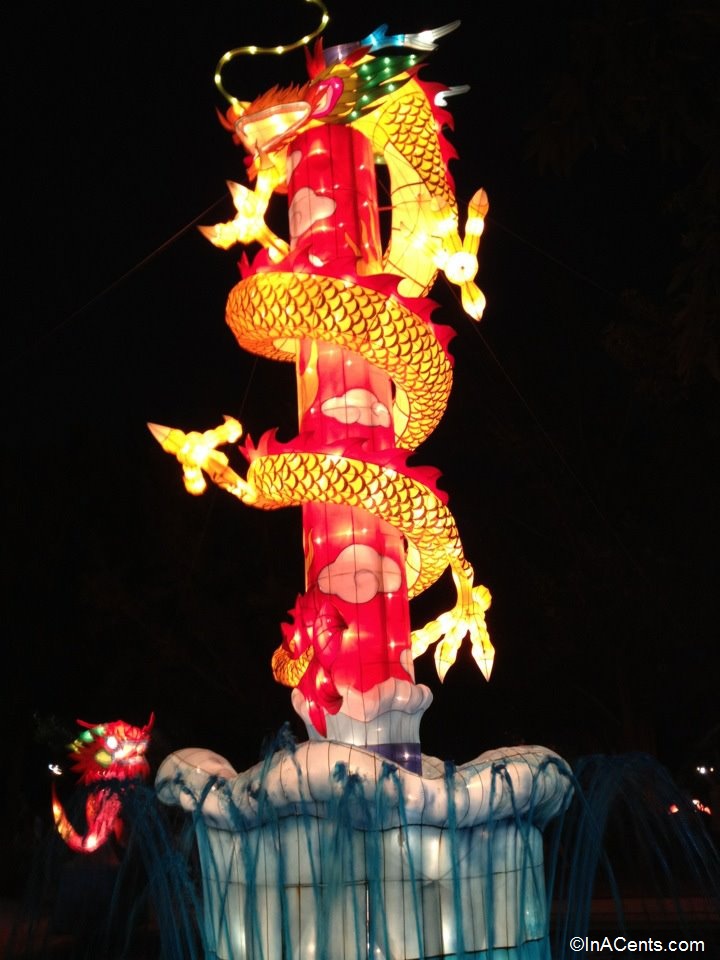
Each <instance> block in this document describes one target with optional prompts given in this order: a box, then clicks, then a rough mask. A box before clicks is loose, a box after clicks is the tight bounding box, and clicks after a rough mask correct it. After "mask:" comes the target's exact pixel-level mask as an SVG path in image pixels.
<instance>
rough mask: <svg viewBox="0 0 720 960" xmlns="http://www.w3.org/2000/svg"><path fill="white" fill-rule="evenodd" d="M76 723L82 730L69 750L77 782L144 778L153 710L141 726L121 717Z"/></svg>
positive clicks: (148, 767) (153, 718) (146, 769)
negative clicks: (111, 719) (127, 721)
mask: <svg viewBox="0 0 720 960" xmlns="http://www.w3.org/2000/svg"><path fill="white" fill-rule="evenodd" d="M77 722H78V724H79V725H80V726H81V727H84V728H85V729H84V730H83V732H82V733H81V734H80V735H79V736H78V737H76V738H75V740H73V742H72V743H71V744H69V746H68V749H69V751H70V753H69V757H70V759H71V760H72V762H73V771H74V772H75V773H77V774H78V775H79V778H80V783H83V784H89V783H96V782H97V781H98V780H145V779H146V778H147V776H148V775H149V773H150V765H149V764H148V762H147V759H146V757H145V753H146V751H147V747H148V742H149V740H150V731H151V730H152V728H153V724H154V723H155V714H154V713H151V714H150V719H149V720H148V722H147V724H146V725H145V726H144V727H135V726H133V725H132V724H130V723H126V722H125V721H124V720H114V721H112V722H110V723H97V724H94V723H86V722H85V721H84V720H78V721H77Z"/></svg>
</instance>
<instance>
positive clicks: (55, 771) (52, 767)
mask: <svg viewBox="0 0 720 960" xmlns="http://www.w3.org/2000/svg"><path fill="white" fill-rule="evenodd" d="M48 770H49V771H50V773H51V774H52V775H53V776H54V777H61V776H62V768H61V767H60V766H59V765H58V764H57V763H49V764H48Z"/></svg>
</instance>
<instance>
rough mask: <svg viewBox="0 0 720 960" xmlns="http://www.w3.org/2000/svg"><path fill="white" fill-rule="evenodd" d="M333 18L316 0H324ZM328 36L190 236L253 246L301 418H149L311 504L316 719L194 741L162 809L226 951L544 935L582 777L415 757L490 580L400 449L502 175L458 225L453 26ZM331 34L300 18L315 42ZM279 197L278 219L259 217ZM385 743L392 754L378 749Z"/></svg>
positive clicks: (553, 765) (381, 953) (439, 400)
mask: <svg viewBox="0 0 720 960" xmlns="http://www.w3.org/2000/svg"><path fill="white" fill-rule="evenodd" d="M310 2H312V3H314V4H315V5H316V6H318V7H320V8H321V9H322V10H323V20H322V23H321V26H320V28H319V30H318V31H316V33H318V32H320V30H321V29H322V27H323V26H324V24H325V22H326V20H327V15H326V14H325V12H324V7H323V5H322V3H321V2H320V0H310ZM456 26H457V24H449V25H448V26H447V27H443V28H440V29H439V30H429V31H423V32H422V33H418V34H401V35H397V36H388V35H387V33H386V28H385V27H381V28H378V29H377V30H375V31H373V33H372V34H370V35H369V36H368V37H366V38H365V39H364V40H361V41H359V42H357V43H351V44H345V45H343V46H340V47H332V48H330V49H328V50H324V51H323V49H322V47H321V45H319V44H318V46H316V48H315V50H314V52H313V54H312V55H311V56H309V57H308V64H309V80H308V81H307V83H305V84H303V85H301V86H299V87H290V88H287V89H279V88H273V89H272V90H270V91H268V92H267V93H265V94H262V95H261V96H260V97H257V98H256V99H255V100H254V101H253V102H251V103H247V102H241V101H239V100H236V99H235V98H233V97H232V96H230V95H229V94H228V93H227V91H225V89H224V87H223V84H222V70H223V67H224V66H225V64H226V63H228V62H229V61H230V60H231V59H232V58H233V57H234V56H235V55H237V54H238V53H258V52H264V53H281V52H284V51H285V50H286V49H289V48H288V47H285V46H279V47H273V48H270V49H266V50H261V49H260V48H257V47H245V48H240V49H238V50H232V51H229V52H228V53H227V54H225V55H224V56H223V57H222V58H221V60H220V63H219V64H218V68H217V72H216V83H217V85H218V88H219V89H220V91H221V92H222V93H223V94H224V95H225V96H226V97H227V99H228V100H229V101H230V109H229V110H228V112H227V114H226V119H225V121H224V122H225V123H226V125H227V126H228V128H229V129H230V130H231V131H232V132H233V135H234V137H235V139H236V141H237V142H238V143H239V144H241V145H242V146H243V147H244V148H245V149H246V151H247V153H248V154H249V166H248V170H249V174H250V178H251V179H252V180H254V183H255V185H254V189H253V190H250V189H248V188H246V187H242V186H239V185H236V184H233V185H231V193H232V196H233V202H234V204H235V209H236V211H237V215H236V216H235V218H234V219H233V220H232V221H230V222H228V223H222V224H216V225H215V226H210V227H205V228H203V230H202V232H203V233H204V234H205V236H207V237H208V238H209V239H210V240H212V242H213V243H215V244H216V245H217V246H219V247H222V248H226V247H229V246H231V245H233V244H234V243H236V242H240V243H248V242H250V241H257V242H258V243H259V244H260V245H261V247H262V249H261V251H260V252H259V253H258V254H257V255H256V256H255V258H254V259H253V261H252V263H250V262H249V261H248V260H247V257H246V256H243V259H242V261H241V274H242V279H241V281H240V282H239V283H238V284H237V286H236V287H235V288H234V289H233V290H232V292H231V293H230V297H229V299H228V305H227V314H226V316H227V322H228V324H229V325H230V327H231V329H232V331H233V333H234V334H235V337H236V339H237V341H238V343H239V344H240V346H241V347H243V348H244V349H246V350H249V351H251V352H252V353H255V354H258V355H260V356H264V357H267V358H269V359H272V360H279V361H286V362H291V363H294V364H295V369H296V375H297V387H298V390H297V393H298V419H299V431H298V435H297V437H296V438H295V439H294V440H292V441H290V442H289V443H280V442H278V441H277V440H276V438H275V435H274V432H272V431H270V432H268V433H266V434H265V435H264V436H263V437H261V438H260V439H259V441H258V442H257V444H254V443H253V442H252V441H251V440H250V439H249V438H246V439H245V443H244V446H243V447H242V448H241V450H242V452H243V454H244V456H245V458H246V459H247V461H248V463H249V467H248V470H247V474H246V476H241V475H240V474H239V473H238V472H237V471H236V470H235V469H234V468H233V467H232V466H231V464H230V461H229V458H228V456H227V455H226V454H225V453H224V452H223V451H222V450H221V449H220V448H221V447H223V445H225V444H229V443H234V442H235V441H236V440H237V439H238V438H239V437H240V436H241V434H242V428H241V426H240V424H239V423H238V422H237V421H236V420H234V419H233V418H231V417H226V418H225V422H224V423H223V424H221V425H220V426H218V427H216V428H214V429H210V430H206V431H205V432H203V433H199V432H197V433H185V432H183V431H182V430H179V429H176V428H171V427H164V426H160V425H158V424H152V425H150V428H151V430H152V433H153V435H154V436H155V438H156V439H157V440H158V442H159V443H161V444H162V446H163V448H164V449H165V450H166V451H167V452H168V453H170V454H172V455H173V456H175V457H177V459H178V461H179V462H180V464H181V466H182V469H183V476H184V481H185V485H186V487H187V489H188V490H189V491H190V492H191V493H202V492H203V490H204V489H205V486H206V478H207V479H209V480H210V481H211V482H212V483H214V484H216V485H218V486H219V487H221V488H222V489H224V490H226V491H227V492H229V493H231V494H232V495H233V496H235V497H237V498H238V499H240V500H241V501H242V502H243V503H245V504H247V505H249V506H254V507H258V508H260V509H266V510H274V509H277V508H279V507H285V506H299V507H301V508H302V512H303V548H304V554H305V580H306V583H305V592H304V593H303V594H302V595H301V596H299V597H298V598H297V600H296V602H295V605H294V607H293V609H292V611H291V618H292V620H291V622H290V623H287V624H284V625H283V629H282V632H283V640H282V643H281V645H280V646H279V647H278V648H277V650H276V651H275V653H274V655H273V658H272V669H273V673H274V675H275V677H276V679H277V680H279V681H280V682H281V683H284V684H287V685H288V686H290V687H292V688H293V694H292V700H293V705H294V707H295V709H296V711H297V712H298V713H299V714H300V716H302V718H303V720H304V721H305V724H306V727H307V729H308V733H309V741H308V742H306V743H303V744H300V745H298V746H287V745H284V746H283V747H281V748H279V749H277V750H276V751H275V752H274V753H272V755H270V756H269V757H268V758H267V759H266V760H265V761H264V762H263V763H261V764H259V765H258V766H256V767H254V768H252V769H251V770H248V771H246V772H245V773H239V774H238V773H236V772H235V770H234V769H233V768H232V766H231V764H230V763H229V762H228V761H227V760H224V759H223V758H222V757H219V756H218V755H217V754H214V753H213V752H212V751H208V750H203V749H189V750H180V751H177V752H176V753H173V754H172V755H171V756H169V757H168V758H167V759H166V760H165V761H164V762H163V764H162V765H161V767H160V769H159V771H158V775H157V779H156V789H157V792H158V795H159V797H160V799H161V800H162V801H163V802H165V803H171V804H175V805H178V806H180V807H182V808H183V809H185V810H186V811H188V812H192V814H193V819H194V822H195V824H196V826H197V838H198V852H199V859H200V863H201V866H202V871H203V897H204V901H203V902H204V923H203V929H204V935H205V938H206V943H207V949H208V952H209V955H212V956H217V957H218V958H223V960H226V958H227V960H259V958H263V960H284V958H286V957H317V958H328V960H330V958H333V960H334V958H340V957H361V956H362V957H370V956H372V957H384V958H386V960H419V958H421V957H431V956H432V957H460V956H475V957H480V956H483V957H488V958H489V957H490V956H498V957H499V956H500V955H502V957H503V958H505V960H545V958H547V957H549V955H550V954H549V940H548V924H547V916H548V914H547V905H546V900H545V888H544V872H543V842H542V828H543V827H544V825H545V823H546V822H547V820H548V819H549V818H550V817H553V816H556V815H557V814H558V813H559V812H560V811H561V810H562V809H563V808H564V806H565V805H566V803H567V799H568V796H569V793H570V790H571V787H570V780H569V776H568V770H567V767H566V766H565V764H564V763H563V761H562V760H561V759H560V758H559V757H557V756H556V755H555V754H552V753H551V752H550V751H547V750H545V749H544V748H542V747H527V748H526V747H523V748H504V749H503V750H496V751H492V752H490V753H487V754H484V755H482V756H480V757H478V758H477V759H476V760H473V761H472V762H470V763H467V764H464V765H463V766H462V767H460V768H459V769H458V770H457V771H455V770H454V769H453V768H452V767H451V765H444V764H443V763H442V762H441V761H438V760H436V759H435V758H432V757H423V756H421V753H420V744H419V724H420V718H421V717H422V714H423V711H424V710H425V709H426V707H427V706H428V704H429V702H430V699H431V696H430V692H429V690H427V688H426V687H424V686H422V685H420V684H416V683H415V681H414V672H413V658H414V657H415V656H418V655H419V654H421V653H423V652H424V651H425V650H427V649H428V648H429V647H430V646H431V645H433V644H434V645H435V664H436V667H437V671H438V674H439V676H440V678H441V679H442V678H443V677H444V676H445V674H446V672H447V670H448V669H449V668H450V667H451V666H452V664H453V663H454V662H455V658H456V656H457V651H458V648H459V646H460V644H461V643H462V642H463V640H464V638H465V637H466V636H468V635H469V637H470V641H471V649H472V654H473V656H474V658H475V660H476V662H477V664H478V666H479V667H480V669H481V671H482V672H483V674H484V675H485V677H489V675H490V671H491V668H492V660H493V648H492V645H491V643H490V640H489V637H488V632H487V628H486V624H485V612H486V610H487V608H488V607H489V605H490V594H489V592H488V590H487V589H486V588H485V587H483V586H481V585H479V584H475V583H474V573H473V569H472V567H471V566H470V564H469V562H468V560H467V559H466V557H465V555H464V552H463V548H462V544H461V542H460V537H459V534H458V530H457V527H456V525H455V521H454V519H453V517H452V514H451V513H450V511H449V509H448V506H447V503H446V498H445V495H444V494H443V493H442V492H441V491H439V490H438V488H437V486H436V479H437V473H436V471H434V470H432V469H430V468H427V467H415V466H409V465H408V463H407V458H408V457H409V455H410V454H411V453H412V452H413V451H415V449H416V448H417V447H418V445H419V444H421V443H422V442H423V440H425V439H426V438H427V437H428V436H429V435H430V434H431V433H432V431H433V430H434V429H435V427H436V426H437V424H438V422H439V421H440V418H441V417H442V415H443V413H444V411H445V408H446V405H447V401H448V396H449V393H450V388H451V385H452V366H451V360H450V357H449V355H448V353H447V344H448V341H449V339H450V337H449V335H448V331H447V328H443V327H440V326H435V325H434V324H433V322H432V321H431V312H432V307H433V304H432V303H431V301H430V300H428V299H427V294H428V292H429V290H430V288H431V287H432V284H433V282H434V281H435V279H436V276H437V273H438V271H440V270H442V271H443V272H444V274H445V276H446V278H447V279H448V280H449V281H450V282H451V283H454V284H456V285H457V286H458V287H459V288H460V296H461V299H462V303H463V306H464V308H465V310H466V312H467V313H468V314H469V315H470V316H471V317H473V318H474V319H476V320H479V319H480V317H481V316H482V311H483V307H484V302H485V301H484V297H483V295H482V293H481V292H480V290H479V289H478V287H477V285H476V284H475V274H476V272H477V253H478V247H479V242H480V237H481V234H482V229H483V224H484V218H485V215H486V213H487V209H488V202H487V197H486V195H485V193H484V191H482V190H479V191H477V192H476V193H475V195H474V196H473V198H472V200H471V201H470V205H469V209H468V216H467V219H466V222H465V225H464V229H463V228H461V226H460V223H459V219H458V212H457V205H456V202H455V196H454V192H453V187H452V181H451V179H450V176H449V174H448V171H447V161H448V160H449V159H450V157H451V156H452V152H451V150H450V148H449V147H448V145H447V143H446V142H445V140H444V138H443V136H442V134H441V132H440V131H441V129H442V127H443V125H444V123H445V122H446V120H447V115H446V113H445V111H444V109H443V104H444V97H445V96H446V95H447V93H448V92H449V91H446V90H444V89H443V88H441V87H439V86H433V85H428V84H424V83H422V82H421V81H420V80H419V79H418V77H417V69H418V66H419V65H420V63H421V61H422V60H423V59H424V57H425V56H426V55H427V54H428V53H429V52H431V51H432V50H433V49H434V46H435V40H436V39H437V38H438V37H440V36H442V35H443V34H445V33H447V32H449V31H450V30H452V29H454V28H455V27H456ZM314 36H315V34H313V35H309V36H307V37H304V38H302V40H301V41H299V42H298V44H294V45H292V46H299V45H302V44H305V45H306V44H307V42H308V41H309V40H310V39H311V38H312V37H314ZM376 158H377V159H380V160H381V161H382V162H384V163H385V164H386V165H387V169H388V173H389V181H390V203H391V211H392V218H391V231H390V239H389V242H388V245H387V248H386V249H383V245H382V242H381V239H380V229H379V218H378V204H377V195H376V184H375V161H376ZM276 190H277V191H286V192H287V196H288V211H289V241H285V240H283V239H282V238H280V237H278V236H277V235H276V234H275V233H273V232H272V231H271V230H270V229H269V228H268V227H267V226H266V224H265V222H264V214H265V211H266V209H267V205H268V202H269V199H270V197H271V195H272V193H273V192H274V191H276ZM448 566H449V567H450V569H451V572H452V577H453V580H454V583H455V587H456V590H457V601H456V603H455V605H454V607H453V608H452V609H451V610H450V611H447V612H445V613H442V614H441V615H440V616H438V617H437V618H436V619H434V620H432V621H431V622H430V623H428V624H426V625H425V626H424V627H423V628H422V629H420V630H417V631H414V632H412V633H411V631H410V626H409V612H408V601H409V599H410V598H412V597H414V596H417V595H418V594H419V593H421V592H422V591H424V590H426V589H427V588H428V587H429V586H431V585H432V584H433V583H434V582H435V581H436V580H437V579H438V578H439V577H440V576H441V575H442V573H443V572H444V571H445V570H446V569H447V567H448ZM385 759H388V760H390V761H393V762H390V763H387V762H384V761H385Z"/></svg>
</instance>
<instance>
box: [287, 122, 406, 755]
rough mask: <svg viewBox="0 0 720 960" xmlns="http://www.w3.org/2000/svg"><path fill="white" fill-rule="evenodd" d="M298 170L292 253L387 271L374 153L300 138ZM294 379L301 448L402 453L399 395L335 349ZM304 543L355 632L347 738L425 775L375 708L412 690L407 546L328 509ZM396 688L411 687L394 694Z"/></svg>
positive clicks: (309, 350)
mask: <svg viewBox="0 0 720 960" xmlns="http://www.w3.org/2000/svg"><path fill="white" fill-rule="evenodd" d="M289 167H290V171H291V173H290V176H289V188H288V199H289V213H290V231H291V246H292V248H293V249H297V250H299V249H302V250H303V252H304V253H305V254H306V255H307V256H308V258H309V260H310V262H311V263H312V264H313V266H314V267H315V268H316V269H318V270H319V271H320V270H325V271H327V272H329V273H331V274H333V275H335V276H347V278H348V280H349V281H352V283H354V284H355V283H360V284H362V276H363V275H368V274H372V273H379V272H381V270H382V267H381V263H380V257H381V248H380V239H379V224H378V208H377V196H376V181H375V168H374V161H373V155H372V149H371V147H370V144H369V142H368V141H367V140H366V139H365V138H364V137H362V136H361V135H360V134H358V133H356V132H355V131H353V130H351V129H350V128H348V127H342V126H324V127H319V128H317V129H316V130H311V131H309V132H308V133H306V134H303V135H301V136H300V137H298V138H297V140H296V141H295V142H294V144H293V147H292V152H291V154H290V157H289ZM358 275H359V276H358ZM338 309H339V310H340V311H341V310H343V309H344V307H343V305H342V303H340V304H339V305H338ZM297 377H298V408H299V421H300V441H301V443H304V442H306V443H307V444H308V446H309V448H312V449H315V450H321V449H322V450H324V451H326V452H330V453H333V452H336V453H337V454H338V455H340V454H343V453H345V454H346V455H350V456H352V455H353V454H352V451H353V450H354V451H355V455H356V456H358V458H359V459H363V458H367V459H369V460H372V459H373V453H375V454H378V453H380V452H382V451H387V450H389V449H394V447H395V433H394V429H393V423H392V397H393V391H392V384H391V381H390V379H389V378H388V376H387V375H386V374H385V373H383V372H382V371H380V370H379V369H377V368H376V367H373V366H372V365H370V364H369V363H367V361H365V360H364V359H363V358H362V357H360V356H359V355H358V354H356V353H353V352H351V351H349V350H346V349H343V348H341V347H338V346H336V345H335V344H332V343H327V342H318V341H310V340H305V341H303V342H302V343H301V344H300V346H299V348H298V359H297ZM303 536H304V549H305V566H306V590H307V596H312V597H314V599H315V601H316V603H317V604H318V605H319V603H320V602H322V601H323V600H329V601H330V602H331V603H332V604H333V605H334V606H335V607H336V608H337V610H338V611H339V612H340V614H341V615H342V617H343V619H344V620H345V623H346V624H347V628H346V629H345V631H344V632H343V639H342V644H341V647H340V649H339V651H338V652H337V655H336V656H335V658H334V661H333V663H332V667H331V670H332V679H333V682H334V684H335V686H336V687H337V688H338V690H339V692H340V693H341V694H342V696H343V698H344V704H343V708H342V712H343V713H344V712H345V710H346V708H347V709H350V710H351V712H353V718H354V719H357V715H358V710H360V712H361V713H363V714H364V721H362V722H355V723H352V722H351V721H345V722H346V724H347V726H346V728H344V729H347V728H349V727H352V731H353V732H352V734H351V735H350V736H348V734H347V732H346V733H345V735H344V736H343V739H345V740H349V741H350V742H354V743H358V744H359V745H362V746H368V747H369V748H370V749H373V750H375V751H377V752H380V753H383V754H384V755H386V756H389V757H391V758H392V759H394V760H397V761H398V762H400V763H403V764H404V765H406V766H410V767H413V768H417V767H418V764H419V743H417V742H416V741H417V740H418V739H419V738H418V737H417V734H416V733H415V734H412V735H411V737H412V739H411V740H410V741H408V740H407V738H406V732H407V731H409V730H410V729H411V727H412V724H407V725H404V724H403V723H402V721H401V723H400V725H399V727H398V725H397V724H395V728H394V729H387V730H381V729H378V725H377V724H380V725H382V724H383V722H384V721H382V720H381V719H380V720H378V721H377V724H375V725H373V718H374V711H375V710H376V709H377V697H378V696H380V695H383V694H384V696H385V698H386V699H387V696H388V690H391V689H394V690H395V691H396V692H395V694H394V696H395V699H396V706H397V707H399V708H400V712H402V708H403V703H402V702H401V701H403V699H405V700H407V696H406V693H405V694H403V693H400V692H398V691H400V690H401V689H402V688H404V687H406V686H407V684H408V683H413V682H414V673H413V666H412V657H411V653H410V620H409V610H408V596H407V583H406V577H405V550H404V543H403V538H402V536H401V535H400V534H399V533H397V531H396V530H395V529H394V528H393V527H391V526H389V525H388V524H387V523H384V522H383V521H380V520H377V519H376V518H374V517H373V516H372V515H370V514H368V513H367V512H365V511H364V510H361V509H358V508H354V507H349V506H344V505H334V504H329V505H328V504H322V503H313V504H308V505H306V506H305V507H304V508H303ZM393 679H395V680H399V681H404V683H401V684H393V683H392V682H390V683H389V684H388V683H387V681H392V680H393ZM379 685H382V686H379ZM328 720H329V721H330V725H331V729H332V717H328ZM418 722H419V719H416V720H415V730H417V723H418ZM368 726H370V728H371V731H370V732H368ZM398 735H399V737H400V739H399V740H398ZM391 741H392V742H391Z"/></svg>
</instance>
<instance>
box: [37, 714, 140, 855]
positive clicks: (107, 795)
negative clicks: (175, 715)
mask: <svg viewBox="0 0 720 960" xmlns="http://www.w3.org/2000/svg"><path fill="white" fill-rule="evenodd" d="M154 722H155V716H154V714H151V715H150V719H149V720H148V722H147V724H146V725H145V726H144V727H134V726H132V725H131V724H129V723H125V721H124V720H115V721H113V722H112V723H97V724H94V723H85V721H84V720H78V724H79V725H80V726H81V727H84V730H83V732H82V733H81V734H80V735H79V736H78V737H76V739H75V740H73V742H72V743H71V744H70V746H69V750H70V754H69V756H70V759H71V761H72V769H73V771H74V772H75V773H77V774H78V775H79V782H80V783H81V784H83V785H84V786H89V787H91V788H93V789H92V790H91V792H90V794H89V795H88V798H87V802H86V805H85V819H86V821H87V832H86V833H85V834H84V835H81V834H79V833H78V832H77V831H76V830H75V828H74V827H73V825H72V824H71V823H70V820H69V819H68V817H67V814H66V813H65V810H64V809H63V806H62V804H61V803H60V801H59V800H58V797H57V794H56V791H55V785H54V784H53V787H52V812H53V820H54V821H55V827H56V829H57V831H58V833H59V834H60V836H61V837H62V838H63V840H64V841H65V843H66V844H67V845H68V846H69V847H70V849H71V850H74V851H75V852H76V853H94V852H95V850H98V849H99V848H100V847H102V846H103V844H105V843H107V841H108V840H109V839H110V837H111V836H115V838H116V839H117V840H120V839H121V838H122V835H123V822H122V799H121V797H120V794H119V792H118V786H117V784H116V785H115V786H113V787H110V786H107V787H103V786H102V784H103V783H108V782H109V781H116V782H118V781H120V782H121V781H128V782H132V781H143V780H147V778H148V776H149V774H150V766H149V764H148V762H147V759H146V757H145V753H146V751H147V747H148V742H149V740H150V731H151V730H152V728H153V724H154Z"/></svg>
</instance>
